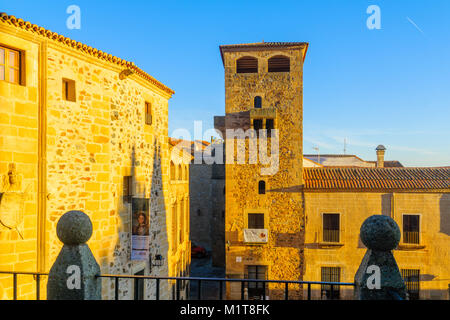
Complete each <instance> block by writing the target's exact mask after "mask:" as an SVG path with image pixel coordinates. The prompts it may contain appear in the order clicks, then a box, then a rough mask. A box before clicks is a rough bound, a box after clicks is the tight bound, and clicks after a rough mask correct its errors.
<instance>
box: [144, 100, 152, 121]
mask: <svg viewBox="0 0 450 320" xmlns="http://www.w3.org/2000/svg"><path fill="white" fill-rule="evenodd" d="M145 124H148V125H151V124H152V104H151V103H150V102H146V103H145Z"/></svg>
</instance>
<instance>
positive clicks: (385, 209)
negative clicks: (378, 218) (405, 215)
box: [381, 193, 392, 217]
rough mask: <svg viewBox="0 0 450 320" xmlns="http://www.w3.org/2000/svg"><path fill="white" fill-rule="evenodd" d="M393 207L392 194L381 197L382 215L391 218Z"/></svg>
mask: <svg viewBox="0 0 450 320" xmlns="http://www.w3.org/2000/svg"><path fill="white" fill-rule="evenodd" d="M391 205H392V193H386V194H383V195H381V214H382V215H383V216H388V217H390V216H391V212H392V209H391Z"/></svg>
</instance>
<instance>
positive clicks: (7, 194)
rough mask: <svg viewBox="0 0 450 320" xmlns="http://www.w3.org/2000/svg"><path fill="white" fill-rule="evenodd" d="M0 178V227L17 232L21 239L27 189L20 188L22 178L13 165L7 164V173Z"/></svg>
mask: <svg viewBox="0 0 450 320" xmlns="http://www.w3.org/2000/svg"><path fill="white" fill-rule="evenodd" d="M1 178H2V180H1V186H0V227H5V228H7V229H9V230H15V231H17V233H18V234H19V236H20V237H21V238H22V239H23V235H22V234H23V210H24V206H25V201H26V200H27V194H28V193H29V192H28V189H29V188H26V190H24V188H23V187H22V176H21V175H19V174H18V173H17V170H16V166H15V164H13V163H10V164H9V166H8V172H7V173H6V174H3V175H2V176H1ZM0 230H1V229H0Z"/></svg>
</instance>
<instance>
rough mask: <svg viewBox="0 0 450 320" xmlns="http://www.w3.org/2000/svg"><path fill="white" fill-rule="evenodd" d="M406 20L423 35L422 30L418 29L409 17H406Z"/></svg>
mask: <svg viewBox="0 0 450 320" xmlns="http://www.w3.org/2000/svg"><path fill="white" fill-rule="evenodd" d="M406 19H408V21H409V22H410V23H411V24H412V25H413V26H414V27H415V28H416V29H417V30H419V31H420V32H421V33H422V34H425V33H424V32H423V31H422V29H420V28H419V26H418V25H417V24H416V23H415V22H414V21H412V20H411V19H410V18H409V17H406Z"/></svg>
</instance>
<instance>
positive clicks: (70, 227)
mask: <svg viewBox="0 0 450 320" xmlns="http://www.w3.org/2000/svg"><path fill="white" fill-rule="evenodd" d="M56 233H57V235H58V238H59V240H61V242H63V243H64V246H63V247H62V249H61V252H60V253H59V255H58V257H57V258H56V261H55V263H54V264H53V266H52V268H51V269H50V273H49V276H48V284H47V299H48V300H101V298H102V296H101V292H102V290H101V279H100V278H98V277H97V275H100V267H99V265H98V263H97V261H96V260H95V258H94V256H93V255H92V252H91V250H90V249H89V246H88V245H87V244H86V242H87V241H88V240H89V238H90V237H91V236H92V223H91V220H90V219H89V217H88V216H87V215H86V214H85V213H83V212H81V211H69V212H67V213H65V214H64V215H63V216H62V217H61V218H60V219H59V221H58V225H57V226H56Z"/></svg>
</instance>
